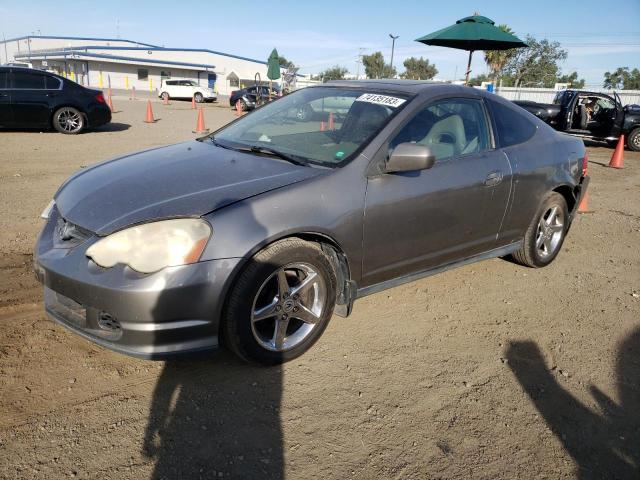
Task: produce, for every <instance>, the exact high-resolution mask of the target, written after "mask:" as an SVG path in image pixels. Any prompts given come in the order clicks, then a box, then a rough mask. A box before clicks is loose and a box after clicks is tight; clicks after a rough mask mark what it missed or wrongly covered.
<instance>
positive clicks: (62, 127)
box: [53, 107, 85, 135]
mask: <svg viewBox="0 0 640 480" xmlns="http://www.w3.org/2000/svg"><path fill="white" fill-rule="evenodd" d="M84 127H85V119H84V115H83V114H82V112H81V111H80V110H78V109H77V108H73V107H62V108H60V109H58V110H56V112H55V113H54V114H53V128H55V129H56V131H58V132H60V133H64V134H66V135H77V134H78V133H80V132H82V130H84Z"/></svg>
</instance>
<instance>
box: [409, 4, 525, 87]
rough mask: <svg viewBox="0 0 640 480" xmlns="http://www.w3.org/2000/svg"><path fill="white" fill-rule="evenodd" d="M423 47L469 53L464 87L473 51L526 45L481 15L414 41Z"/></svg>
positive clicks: (465, 19) (467, 78) (506, 48)
mask: <svg viewBox="0 0 640 480" xmlns="http://www.w3.org/2000/svg"><path fill="white" fill-rule="evenodd" d="M416 42H420V43H424V44H425V45H437V46H440V47H450V48H458V49H460V50H468V51H469V62H468V63H467V75H466V78H465V85H466V84H467V83H469V73H470V72H471V56H472V55H473V52H474V51H475V50H509V49H510V48H520V47H526V46H527V44H526V43H524V42H523V41H522V40H520V39H519V38H518V37H516V36H515V35H511V34H510V33H507V32H503V31H502V30H500V29H499V28H498V27H496V26H495V23H494V21H493V20H491V19H490V18H487V17H483V16H481V15H472V16H471V17H465V18H461V19H460V20H458V21H457V22H456V23H455V24H454V25H451V26H450V27H446V28H443V29H442V30H438V31H437V32H433V33H430V34H429V35H425V36H424V37H420V38H417V39H416Z"/></svg>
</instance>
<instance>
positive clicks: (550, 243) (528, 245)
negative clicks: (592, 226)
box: [512, 192, 569, 268]
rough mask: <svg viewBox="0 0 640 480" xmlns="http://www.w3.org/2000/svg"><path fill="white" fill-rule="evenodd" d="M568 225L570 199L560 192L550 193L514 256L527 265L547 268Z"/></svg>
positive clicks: (560, 243) (560, 246)
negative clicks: (568, 200)
mask: <svg viewBox="0 0 640 480" xmlns="http://www.w3.org/2000/svg"><path fill="white" fill-rule="evenodd" d="M568 227H569V210H568V208H567V202H566V200H565V199H564V197H563V196H562V195H560V194H559V193H557V192H551V193H550V194H549V195H548V196H547V197H546V198H545V200H544V201H543V202H542V205H541V206H540V208H539V209H538V212H537V213H536V215H535V216H534V217H533V220H532V221H531V224H530V225H529V228H527V231H526V232H525V235H524V239H523V242H522V246H521V247H520V249H519V250H518V251H516V252H514V253H513V254H512V258H513V259H514V260H515V261H516V262H518V263H519V264H521V265H525V266H527V267H532V268H541V267H546V266H547V265H549V264H550V263H551V262H553V260H554V259H555V258H556V256H557V255H558V253H559V252H560V249H561V248H562V244H563V242H564V239H565V236H566V234H567V228H568Z"/></svg>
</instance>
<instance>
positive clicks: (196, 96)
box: [193, 92, 204, 103]
mask: <svg viewBox="0 0 640 480" xmlns="http://www.w3.org/2000/svg"><path fill="white" fill-rule="evenodd" d="M193 98H194V99H195V101H196V103H202V102H204V96H203V95H202V94H201V93H200V92H196V93H195V94H194V95H193Z"/></svg>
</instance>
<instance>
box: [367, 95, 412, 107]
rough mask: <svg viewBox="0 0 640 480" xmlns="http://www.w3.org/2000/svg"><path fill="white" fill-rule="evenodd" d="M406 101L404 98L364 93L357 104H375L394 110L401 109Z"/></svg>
mask: <svg viewBox="0 0 640 480" xmlns="http://www.w3.org/2000/svg"><path fill="white" fill-rule="evenodd" d="M405 101H406V100H405V99H404V98H398V97H390V96H389V95H378V94H377V93H364V94H362V95H360V96H359V97H358V98H356V102H368V103H375V104H377V105H385V106H387V107H392V108H396V107H399V106H400V105H402V104H403V103H404V102H405Z"/></svg>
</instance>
